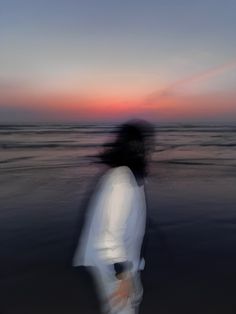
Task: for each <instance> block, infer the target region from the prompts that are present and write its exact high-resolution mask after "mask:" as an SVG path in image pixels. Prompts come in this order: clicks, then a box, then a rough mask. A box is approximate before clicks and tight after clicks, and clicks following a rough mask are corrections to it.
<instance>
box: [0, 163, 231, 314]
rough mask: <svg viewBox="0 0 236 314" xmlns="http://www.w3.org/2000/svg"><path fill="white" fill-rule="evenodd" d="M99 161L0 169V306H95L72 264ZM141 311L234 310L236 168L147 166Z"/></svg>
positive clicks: (57, 309) (20, 309) (30, 313)
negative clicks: (146, 236) (82, 213)
mask: <svg viewBox="0 0 236 314" xmlns="http://www.w3.org/2000/svg"><path fill="white" fill-rule="evenodd" d="M99 172H100V169H99V168H98V167H92V168H91V167H90V166H88V167H86V166H83V167H68V168H63V167H61V168H60V167H58V168H49V169H33V170H30V169H29V170H24V171H21V170H18V171H16V170H14V171H12V172H11V171H2V173H1V177H0V184H1V213H0V215H1V219H0V232H1V237H0V247H1V253H0V258H1V269H0V276H1V281H0V289H1V291H0V296H1V301H0V313H3V314H15V313H16V314H21V313H22V314H41V313H44V314H47V313H50V314H52V313H71V314H73V313H91V314H92V313H99V310H98V302H97V300H96V295H95V292H94V289H93V285H92V282H91V280H90V278H89V276H88V275H86V273H85V272H83V271H82V270H75V269H73V268H72V267H71V257H72V248H73V245H74V239H75V236H76V233H77V232H78V230H77V227H78V216H79V215H80V204H81V203H82V200H83V199H84V194H85V193H86V191H87V190H88V189H89V187H90V186H91V184H92V183H93V181H94V176H96V175H98V174H99ZM150 173H151V176H150V179H149V188H148V200H149V215H150V218H151V226H150V228H149V230H148V233H149V242H148V249H147V257H146V269H145V271H144V272H143V275H142V278H143V284H144V293H145V294H144V300H143V303H142V306H141V314H142V313H143V314H144V313H145V314H146V313H160V314H165V313H168V314H169V313H173V314H175V313H186V314H187V313H188V314H189V313H191V314H200V313H201V314H205V313H206V314H209V313H210V314H211V313H214V314H218V313H219V314H222V313H226V314H231V313H232V314H235V312H236V301H235V290H236V289H235V288H236V276H235V275H236V271H235V265H236V250H235V247H236V211H235V204H236V193H235V191H236V190H235V186H236V184H235V183H236V176H235V174H236V170H235V169H234V168H231V170H230V171H228V172H227V168H222V167H214V168H211V167H208V166H205V167H203V166H201V167H199V166H198V165H188V166H186V165H185V166H184V167H183V165H169V164H162V163H153V164H152V166H151V169H150Z"/></svg>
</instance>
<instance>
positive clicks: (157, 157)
mask: <svg viewBox="0 0 236 314" xmlns="http://www.w3.org/2000/svg"><path fill="white" fill-rule="evenodd" d="M114 130H115V126H114V125H108V124H106V125H102V124H100V125H99V124H97V125H93V124H90V125H89V124H87V125H79V124H51V125H50V124H44V125H43V124H36V125H0V152H1V154H0V167H1V169H5V170H7V169H28V168H34V167H36V168H40V167H42V168H43V167H65V166H74V165H79V164H80V163H84V162H87V161H89V156H90V155H93V154H96V153H97V152H98V151H99V149H101V145H102V144H103V143H105V142H106V141H108V140H110V139H111V137H112V135H113V133H112V132H113V131H114ZM235 147H236V126H232V125H231V126H181V125H180V126H156V145H155V153H154V154H153V162H162V163H172V164H183V165H184V164H188V165H189V164H193V165H196V164H198V165H209V166H217V165H218V166H225V167H235V166H236V149H235Z"/></svg>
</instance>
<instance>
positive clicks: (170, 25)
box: [0, 0, 236, 122]
mask: <svg viewBox="0 0 236 314" xmlns="http://www.w3.org/2000/svg"><path fill="white" fill-rule="evenodd" d="M235 30H236V1H235V0H225V1H223V0H198V1H190V0H171V1H170V0H142V1H140V0H85V1H80V0H40V1H38V0H37V1H36V0H21V1H19V0H0V121H1V122H11V121H14V122H16V121H19V122H22V121H26V122H31V121H63V120H65V121H87V120H98V119H102V120H103V119H112V120H114V119H123V118H127V117H145V118H150V119H153V120H156V121H163V122H172V121H174V122H179V121H184V122H185V121H188V122H201V121H202V122H208V121H210V122H236V89H235V87H236V33H235Z"/></svg>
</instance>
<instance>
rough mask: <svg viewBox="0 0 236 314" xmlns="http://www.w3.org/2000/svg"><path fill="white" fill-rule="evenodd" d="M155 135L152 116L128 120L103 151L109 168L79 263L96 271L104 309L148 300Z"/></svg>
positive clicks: (119, 312) (130, 307)
mask: <svg viewBox="0 0 236 314" xmlns="http://www.w3.org/2000/svg"><path fill="white" fill-rule="evenodd" d="M153 134H154V132H153V127H152V125H151V124H150V123H148V122H146V121H140V120H139V121H138V120H132V121H129V122H126V123H124V124H122V125H121V126H120V127H119V128H118V132H117V137H116V139H115V141H114V143H112V144H109V145H106V148H105V150H104V151H103V152H102V153H101V154H100V156H99V157H100V159H101V162H102V163H104V164H106V165H107V166H108V167H109V169H108V170H107V171H106V172H105V174H104V175H103V176H102V177H101V178H100V180H99V182H98V184H97V187H96V189H95V191H94V193H93V194H92V196H91V198H90V201H89V205H88V209H87V210H88V213H89V215H88V217H87V220H86V223H85V225H84V228H83V230H82V235H81V237H80V239H79V242H78V245H77V248H76V250H75V253H74V257H73V266H75V267H77V266H86V267H87V268H88V269H89V271H90V272H91V274H92V276H93V278H94V279H95V283H96V287H97V293H98V296H99V300H100V303H101V311H102V313H104V314H105V313H110V314H115V313H116V314H134V313H135V314H136V313H138V310H139V305H140V302H141V300H142V295H143V288H142V283H141V279H140V271H141V270H142V269H144V264H145V261H144V258H143V257H142V256H141V255H142V251H143V250H142V248H143V239H144V234H145V227H146V197H145V188H144V186H145V178H146V176H147V173H148V171H147V166H148V156H149V152H150V148H151V146H152V140H151V139H152V138H153Z"/></svg>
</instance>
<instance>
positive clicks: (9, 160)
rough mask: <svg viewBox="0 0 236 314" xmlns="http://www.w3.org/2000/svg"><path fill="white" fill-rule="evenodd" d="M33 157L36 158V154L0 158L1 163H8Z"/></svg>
mask: <svg viewBox="0 0 236 314" xmlns="http://www.w3.org/2000/svg"><path fill="white" fill-rule="evenodd" d="M32 158H34V156H25V157H15V158H8V159H4V160H0V164H7V163H11V162H15V161H19V160H26V159H32Z"/></svg>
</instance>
